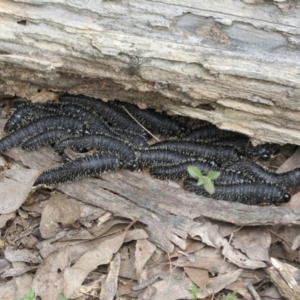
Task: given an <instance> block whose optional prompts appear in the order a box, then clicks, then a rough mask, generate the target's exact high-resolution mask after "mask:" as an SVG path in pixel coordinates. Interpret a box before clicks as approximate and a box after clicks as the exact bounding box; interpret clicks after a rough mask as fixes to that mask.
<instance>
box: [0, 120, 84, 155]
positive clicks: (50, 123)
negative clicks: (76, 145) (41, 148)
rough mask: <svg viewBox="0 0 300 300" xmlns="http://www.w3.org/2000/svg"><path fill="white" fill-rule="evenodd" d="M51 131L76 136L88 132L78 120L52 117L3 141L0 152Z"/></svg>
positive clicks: (12, 134)
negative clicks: (65, 132) (62, 131)
mask: <svg viewBox="0 0 300 300" xmlns="http://www.w3.org/2000/svg"><path fill="white" fill-rule="evenodd" d="M51 129H64V130H67V131H70V132H73V133H74V134H83V133H84V132H85V131H86V127H85V125H83V124H82V123H81V122H79V121H78V120H76V119H72V118H64V117H56V118H55V117H51V118H47V119H43V120H39V121H36V122H33V123H31V124H29V125H27V126H25V127H23V128H21V129H20V130H18V131H15V132H13V133H11V134H10V135H8V136H6V137H4V138H3V139H1V140H0V152H4V151H7V150H9V149H10V148H12V147H15V146H18V145H20V144H22V143H23V142H24V141H26V140H28V139H29V138H31V137H33V136H35V135H37V134H39V133H41V132H45V131H47V130H51Z"/></svg>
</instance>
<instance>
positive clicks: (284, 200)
mask: <svg viewBox="0 0 300 300" xmlns="http://www.w3.org/2000/svg"><path fill="white" fill-rule="evenodd" d="M282 200H283V202H285V203H287V202H289V201H290V200H291V195H290V194H289V193H287V192H285V193H284V194H283V195H282Z"/></svg>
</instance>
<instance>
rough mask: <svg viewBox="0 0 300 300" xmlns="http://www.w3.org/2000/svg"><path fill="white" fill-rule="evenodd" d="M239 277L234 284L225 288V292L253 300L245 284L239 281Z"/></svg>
mask: <svg viewBox="0 0 300 300" xmlns="http://www.w3.org/2000/svg"><path fill="white" fill-rule="evenodd" d="M243 272H244V271H243ZM241 277H242V276H240V277H239V278H238V279H237V280H236V281H235V282H233V283H231V284H229V285H228V286H226V290H230V291H232V292H236V293H237V294H240V295H242V296H243V297H244V298H245V299H246V300H253V298H252V296H251V294H250V292H249V290H248V288H247V286H246V284H245V283H244V282H243V281H242V280H241V279H240V278H241ZM257 300H259V299H257Z"/></svg>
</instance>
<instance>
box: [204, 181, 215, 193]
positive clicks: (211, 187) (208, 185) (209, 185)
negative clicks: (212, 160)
mask: <svg viewBox="0 0 300 300" xmlns="http://www.w3.org/2000/svg"><path fill="white" fill-rule="evenodd" d="M203 186H204V188H205V190H206V191H207V192H208V193H209V194H213V193H214V192H215V187H214V184H213V182H212V181H211V180H209V181H207V182H206V183H205V184H204V185H203Z"/></svg>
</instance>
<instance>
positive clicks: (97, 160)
mask: <svg viewBox="0 0 300 300" xmlns="http://www.w3.org/2000/svg"><path fill="white" fill-rule="evenodd" d="M122 166H123V162H122V161H121V160H120V159H119V158H118V157H117V156H115V155H112V154H109V153H105V154H101V153H94V154H92V155H86V156H84V157H80V158H77V159H75V160H71V161H69V162H67V163H65V164H63V165H61V166H58V167H55V168H52V169H49V170H47V171H45V172H44V173H42V174H41V175H40V176H39V177H38V178H37V179H36V181H35V183H34V186H38V185H44V186H54V185H57V184H62V183H65V182H70V181H74V180H77V179H80V178H84V177H90V176H96V175H99V174H103V173H106V172H111V171H117V170H119V169H121V168H122Z"/></svg>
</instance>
